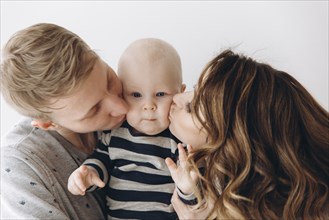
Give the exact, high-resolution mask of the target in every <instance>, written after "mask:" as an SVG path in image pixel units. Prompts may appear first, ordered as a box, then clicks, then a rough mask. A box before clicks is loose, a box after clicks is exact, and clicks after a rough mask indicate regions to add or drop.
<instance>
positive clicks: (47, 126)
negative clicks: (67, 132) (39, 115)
mask: <svg viewBox="0 0 329 220" xmlns="http://www.w3.org/2000/svg"><path fill="white" fill-rule="evenodd" d="M31 125H32V126H33V127H36V128H40V129H43V130H56V128H57V127H58V126H57V125H56V124H55V123H54V122H52V121H43V120H40V119H33V121H32V122H31Z"/></svg>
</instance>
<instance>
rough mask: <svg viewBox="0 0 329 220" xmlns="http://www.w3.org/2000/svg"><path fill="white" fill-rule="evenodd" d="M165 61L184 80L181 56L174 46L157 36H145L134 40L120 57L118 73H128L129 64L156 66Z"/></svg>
mask: <svg viewBox="0 0 329 220" xmlns="http://www.w3.org/2000/svg"><path fill="white" fill-rule="evenodd" d="M160 62H161V63H165V64H166V65H168V66H169V67H170V68H171V69H172V70H173V71H172V72H175V73H178V76H179V77H180V81H182V69H181V60H180V57H179V55H178V53H177V51H176V50H175V48H174V47H173V46H171V45H170V44H168V43H167V42H165V41H163V40H160V39H156V38H143V39H139V40H136V41H134V42H132V43H131V44H130V45H129V46H128V47H127V48H126V50H125V51H124V52H123V54H122V55H121V57H120V60H119V64H118V75H119V76H120V75H122V74H124V73H126V72H127V71H125V70H126V69H127V67H128V66H131V65H137V66H138V65H149V66H155V65H157V64H159V63H160Z"/></svg>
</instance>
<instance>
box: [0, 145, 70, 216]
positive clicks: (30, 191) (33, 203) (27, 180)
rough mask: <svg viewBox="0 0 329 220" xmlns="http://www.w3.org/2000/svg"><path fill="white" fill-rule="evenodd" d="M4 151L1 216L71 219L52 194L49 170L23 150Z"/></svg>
mask: <svg viewBox="0 0 329 220" xmlns="http://www.w3.org/2000/svg"><path fill="white" fill-rule="evenodd" d="M3 154H4V151H2V155H3ZM5 154H6V157H2V158H1V218H3V219H36V218H37V219H69V217H68V215H67V214H66V213H65V212H64V211H63V210H64V209H61V207H60V205H59V203H58V202H60V201H56V199H55V197H54V196H53V195H54V193H57V192H54V191H55V190H53V189H54V187H52V186H54V184H55V183H51V181H50V179H48V178H47V173H46V171H44V169H43V168H42V167H40V166H39V165H38V163H36V162H35V161H33V159H32V158H31V157H29V156H28V155H27V154H24V153H22V152H20V151H17V150H14V149H11V150H9V151H6V152H5ZM11 155H15V156H11Z"/></svg>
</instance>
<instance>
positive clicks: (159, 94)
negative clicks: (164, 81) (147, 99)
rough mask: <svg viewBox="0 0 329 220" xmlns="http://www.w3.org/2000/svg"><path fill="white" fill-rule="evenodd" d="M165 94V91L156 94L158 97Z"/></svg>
mask: <svg viewBox="0 0 329 220" xmlns="http://www.w3.org/2000/svg"><path fill="white" fill-rule="evenodd" d="M165 95H166V93H164V92H158V93H157V94H156V96H157V97H162V96H165Z"/></svg>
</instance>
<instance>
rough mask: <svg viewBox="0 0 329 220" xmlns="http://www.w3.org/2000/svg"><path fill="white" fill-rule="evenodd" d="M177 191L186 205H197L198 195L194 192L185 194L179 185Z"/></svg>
mask: <svg viewBox="0 0 329 220" xmlns="http://www.w3.org/2000/svg"><path fill="white" fill-rule="evenodd" d="M176 191H177V195H178V198H179V199H180V200H181V201H182V202H183V203H184V204H186V205H196V204H197V203H198V199H197V197H196V196H195V195H194V193H191V194H188V195H187V194H184V193H183V192H182V191H181V190H180V189H179V188H178V187H177V186H176Z"/></svg>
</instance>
